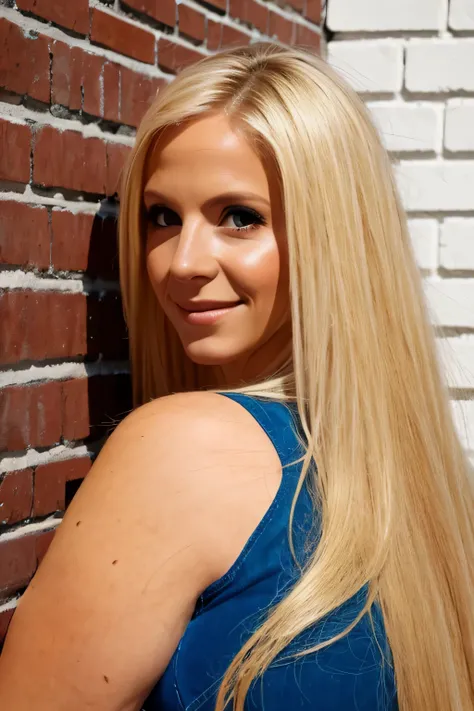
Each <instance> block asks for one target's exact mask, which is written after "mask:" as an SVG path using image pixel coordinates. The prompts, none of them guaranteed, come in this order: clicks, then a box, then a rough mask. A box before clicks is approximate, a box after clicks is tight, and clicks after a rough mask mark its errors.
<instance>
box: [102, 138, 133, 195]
mask: <svg viewBox="0 0 474 711" xmlns="http://www.w3.org/2000/svg"><path fill="white" fill-rule="evenodd" d="M131 150H132V149H131V146H126V145H124V144H122V143H107V177H106V185H105V193H106V195H114V194H115V193H117V192H118V190H119V186H120V177H121V172H122V168H123V165H124V163H125V160H126V158H127V156H128V155H129V153H130V151H131Z"/></svg>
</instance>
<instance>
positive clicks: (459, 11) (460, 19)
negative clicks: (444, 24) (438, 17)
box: [449, 0, 474, 31]
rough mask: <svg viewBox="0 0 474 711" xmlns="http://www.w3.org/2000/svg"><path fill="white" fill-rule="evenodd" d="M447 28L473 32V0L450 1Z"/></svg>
mask: <svg viewBox="0 0 474 711" xmlns="http://www.w3.org/2000/svg"><path fill="white" fill-rule="evenodd" d="M449 26H450V28H451V29H453V30H458V31H459V30H461V31H462V30H464V31H465V30H474V0H451V4H450V7H449Z"/></svg>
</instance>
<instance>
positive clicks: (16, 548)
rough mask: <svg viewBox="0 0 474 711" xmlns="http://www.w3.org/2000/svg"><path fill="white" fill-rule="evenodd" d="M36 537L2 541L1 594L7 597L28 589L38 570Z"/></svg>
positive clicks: (29, 536)
mask: <svg viewBox="0 0 474 711" xmlns="http://www.w3.org/2000/svg"><path fill="white" fill-rule="evenodd" d="M36 563H37V558H36V540H35V536H34V535H27V536H21V537H20V538H10V539H8V540H6V541H0V593H2V595H3V596H5V597H6V595H10V594H12V593H14V592H16V591H17V590H19V589H20V588H23V587H26V585H27V584H28V583H29V581H30V580H31V578H32V577H33V574H34V572H35V570H36Z"/></svg>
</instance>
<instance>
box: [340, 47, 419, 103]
mask: <svg viewBox="0 0 474 711" xmlns="http://www.w3.org/2000/svg"><path fill="white" fill-rule="evenodd" d="M410 41H411V40H410ZM328 60H329V63H330V64H332V65H333V66H334V68H335V69H336V70H337V71H339V72H340V73H341V74H342V75H343V76H344V78H345V79H346V81H348V82H349V83H350V84H351V85H352V86H353V88H354V89H355V90H356V91H360V92H364V93H379V92H395V91H400V89H401V88H402V81H403V43H402V41H401V40H395V39H374V40H341V41H340V42H329V43H328Z"/></svg>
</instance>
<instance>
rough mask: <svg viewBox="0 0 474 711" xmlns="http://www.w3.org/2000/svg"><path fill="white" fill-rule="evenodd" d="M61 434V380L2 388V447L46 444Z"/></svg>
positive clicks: (6, 448) (0, 391) (13, 447)
mask: <svg viewBox="0 0 474 711" xmlns="http://www.w3.org/2000/svg"><path fill="white" fill-rule="evenodd" d="M60 437H61V389H60V384H59V382H56V381H54V382H49V383H41V384H39V385H30V386H16V385H15V386H11V387H6V388H2V389H1V390H0V451H8V452H16V451H18V450H22V449H26V447H28V446H31V447H46V446H48V445H51V444H55V443H56V442H59V439H60Z"/></svg>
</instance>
